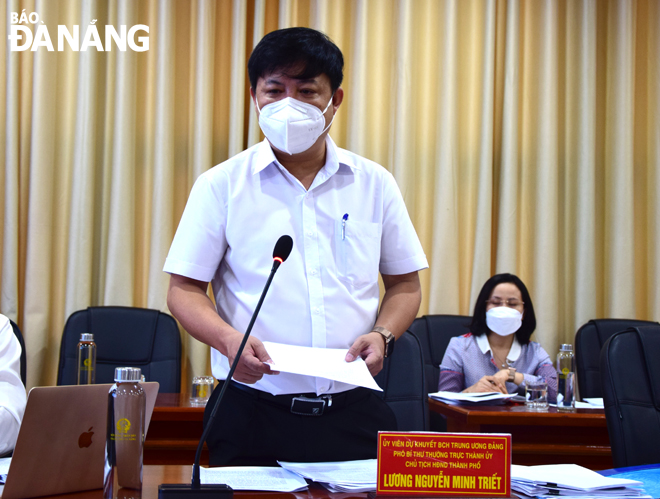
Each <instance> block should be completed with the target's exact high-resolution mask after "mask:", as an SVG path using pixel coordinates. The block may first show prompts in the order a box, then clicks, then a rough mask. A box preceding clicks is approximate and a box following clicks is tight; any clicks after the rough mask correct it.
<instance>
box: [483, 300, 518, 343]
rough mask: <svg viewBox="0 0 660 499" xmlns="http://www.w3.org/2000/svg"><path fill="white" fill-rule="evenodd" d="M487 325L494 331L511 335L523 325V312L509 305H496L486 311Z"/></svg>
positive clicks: (503, 334)
mask: <svg viewBox="0 0 660 499" xmlns="http://www.w3.org/2000/svg"><path fill="white" fill-rule="evenodd" d="M486 325H487V326H488V329H490V330H491V331H492V332H493V333H496V334H499V335H500V336H509V335H510V334H513V333H515V332H516V331H518V329H520V326H522V314H521V313H520V312H518V311H517V310H516V309H513V308H509V307H495V308H491V309H490V310H488V311H487V312H486Z"/></svg>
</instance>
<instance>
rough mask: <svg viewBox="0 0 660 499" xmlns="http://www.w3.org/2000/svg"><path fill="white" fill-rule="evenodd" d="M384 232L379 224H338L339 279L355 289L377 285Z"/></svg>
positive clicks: (336, 228)
mask: <svg viewBox="0 0 660 499" xmlns="http://www.w3.org/2000/svg"><path fill="white" fill-rule="evenodd" d="M381 232H382V226H381V224H379V223H372V222H356V221H354V220H347V221H346V223H345V224H343V223H342V222H341V221H338V222H335V243H336V248H337V251H336V253H335V254H336V258H337V273H338V276H339V279H340V280H342V281H345V282H347V283H349V284H351V285H352V286H353V287H354V288H361V287H363V286H366V285H367V284H372V283H374V282H378V268H379V265H380V238H381Z"/></svg>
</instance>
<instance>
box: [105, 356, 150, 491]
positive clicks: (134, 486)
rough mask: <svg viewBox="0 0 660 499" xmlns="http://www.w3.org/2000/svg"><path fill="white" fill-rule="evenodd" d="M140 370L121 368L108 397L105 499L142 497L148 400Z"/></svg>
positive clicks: (117, 371) (117, 372) (116, 370)
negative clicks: (141, 380) (141, 383)
mask: <svg viewBox="0 0 660 499" xmlns="http://www.w3.org/2000/svg"><path fill="white" fill-rule="evenodd" d="M140 376H141V372H140V369H139V368H137V367H118V368H116V369H115V384H114V385H112V387H111V388H110V393H109V395H108V430H107V437H106V444H105V466H104V470H103V472H104V473H103V498H104V499H119V498H121V499H140V498H141V497H142V454H143V450H144V427H145V421H144V418H145V413H146V405H147V404H146V401H147V398H146V396H145V394H144V390H143V389H142V386H141V385H140Z"/></svg>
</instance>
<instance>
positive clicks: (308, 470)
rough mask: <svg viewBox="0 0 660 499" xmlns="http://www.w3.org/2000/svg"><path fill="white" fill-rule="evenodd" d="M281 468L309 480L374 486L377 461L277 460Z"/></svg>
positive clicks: (376, 475) (376, 474) (376, 476)
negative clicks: (297, 461)
mask: <svg viewBox="0 0 660 499" xmlns="http://www.w3.org/2000/svg"><path fill="white" fill-rule="evenodd" d="M277 463H278V464H279V465H280V466H282V468H285V469H287V470H289V471H292V472H294V473H298V474H299V475H301V476H304V477H305V478H308V479H309V480H313V481H315V482H320V483H330V484H342V485H344V486H351V485H362V486H364V485H373V488H374V489H375V488H376V480H377V478H378V461H377V460H376V459H363V460H358V461H337V462H329V463H290V462H284V461H278V462H277Z"/></svg>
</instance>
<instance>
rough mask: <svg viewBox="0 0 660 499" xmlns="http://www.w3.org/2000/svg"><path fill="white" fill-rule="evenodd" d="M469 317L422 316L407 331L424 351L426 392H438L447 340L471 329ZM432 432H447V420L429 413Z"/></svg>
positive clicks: (470, 318)
mask: <svg viewBox="0 0 660 499" xmlns="http://www.w3.org/2000/svg"><path fill="white" fill-rule="evenodd" d="M470 322H472V317H470V316H467V315H424V316H422V317H418V318H417V319H415V320H414V321H413V323H412V325H411V326H410V329H409V331H410V332H411V333H412V334H414V335H415V336H416V337H417V339H419V342H420V344H421V345H422V352H423V354H424V375H425V377H426V391H427V393H434V392H437V391H438V380H439V377H440V363H441V362H442V358H443V357H444V356H445V350H447V345H449V340H451V339H452V338H453V337H455V336H461V335H463V334H466V333H469V332H470ZM429 427H430V429H431V430H432V431H447V421H446V420H445V418H444V417H442V416H441V415H440V414H436V413H435V412H432V413H431V414H430V419H429Z"/></svg>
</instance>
